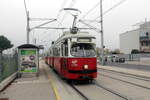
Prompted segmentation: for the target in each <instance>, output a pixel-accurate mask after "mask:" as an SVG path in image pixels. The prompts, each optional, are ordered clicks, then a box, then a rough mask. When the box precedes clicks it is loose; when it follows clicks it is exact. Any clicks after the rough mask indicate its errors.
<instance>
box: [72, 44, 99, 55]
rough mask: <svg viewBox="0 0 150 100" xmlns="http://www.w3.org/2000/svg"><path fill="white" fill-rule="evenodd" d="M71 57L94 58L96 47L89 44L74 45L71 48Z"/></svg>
mask: <svg viewBox="0 0 150 100" xmlns="http://www.w3.org/2000/svg"><path fill="white" fill-rule="evenodd" d="M70 52H71V55H72V56H75V57H94V56H95V55H96V53H95V49H94V45H93V44H89V43H74V44H72V46H71V51H70Z"/></svg>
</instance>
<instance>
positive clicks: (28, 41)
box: [26, 11, 30, 44]
mask: <svg viewBox="0 0 150 100" xmlns="http://www.w3.org/2000/svg"><path fill="white" fill-rule="evenodd" d="M29 21H30V18H29V11H28V12H27V27H26V32H27V44H29V43H30V36H29V35H30V25H29V24H30V23H29Z"/></svg>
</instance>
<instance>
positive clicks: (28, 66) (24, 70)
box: [18, 44, 39, 77]
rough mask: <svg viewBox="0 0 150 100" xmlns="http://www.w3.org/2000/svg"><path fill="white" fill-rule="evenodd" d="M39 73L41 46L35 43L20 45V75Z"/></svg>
mask: <svg viewBox="0 0 150 100" xmlns="http://www.w3.org/2000/svg"><path fill="white" fill-rule="evenodd" d="M23 74H35V75H36V76H38V74H39V47H38V46H36V45H33V44H23V45H20V46H18V77H21V76H22V75H23Z"/></svg>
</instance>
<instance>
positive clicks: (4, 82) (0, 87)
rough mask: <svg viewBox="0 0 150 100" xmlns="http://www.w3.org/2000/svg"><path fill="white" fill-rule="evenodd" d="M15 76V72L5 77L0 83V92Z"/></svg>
mask: <svg viewBox="0 0 150 100" xmlns="http://www.w3.org/2000/svg"><path fill="white" fill-rule="evenodd" d="M16 77H17V72H15V73H14V74H12V75H11V76H9V77H8V78H6V79H5V80H3V81H2V82H1V83H0V92H2V91H3V90H4V89H5V88H7V86H8V85H9V84H11V82H12V81H13V80H14V79H15V78H16Z"/></svg>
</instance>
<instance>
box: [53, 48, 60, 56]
mask: <svg viewBox="0 0 150 100" xmlns="http://www.w3.org/2000/svg"><path fill="white" fill-rule="evenodd" d="M53 51H54V56H60V49H59V48H54V49H53Z"/></svg>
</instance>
